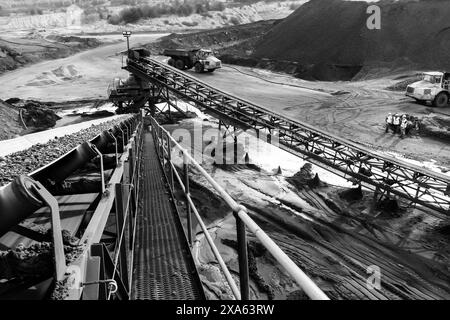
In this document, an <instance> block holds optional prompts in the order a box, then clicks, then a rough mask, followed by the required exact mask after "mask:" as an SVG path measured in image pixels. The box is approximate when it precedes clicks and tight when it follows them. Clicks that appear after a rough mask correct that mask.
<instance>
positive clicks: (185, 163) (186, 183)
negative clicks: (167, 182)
mask: <svg viewBox="0 0 450 320" xmlns="http://www.w3.org/2000/svg"><path fill="white" fill-rule="evenodd" d="M186 152H187V151H186V150H183V171H184V193H185V195H186V218H187V229H188V242H189V245H190V246H192V217H191V205H190V203H189V199H190V197H191V195H190V192H189V159H188V157H187V155H186Z"/></svg>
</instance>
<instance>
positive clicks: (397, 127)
mask: <svg viewBox="0 0 450 320" xmlns="http://www.w3.org/2000/svg"><path fill="white" fill-rule="evenodd" d="M392 125H393V127H394V133H398V132H399V131H400V115H399V114H398V113H396V114H394V116H393V117H392Z"/></svg>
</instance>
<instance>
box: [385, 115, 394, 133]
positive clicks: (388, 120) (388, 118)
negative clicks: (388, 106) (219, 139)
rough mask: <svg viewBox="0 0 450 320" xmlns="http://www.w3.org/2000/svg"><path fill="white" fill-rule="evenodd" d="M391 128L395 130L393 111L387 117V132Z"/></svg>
mask: <svg viewBox="0 0 450 320" xmlns="http://www.w3.org/2000/svg"><path fill="white" fill-rule="evenodd" d="M389 129H392V130H393V127H392V113H390V112H389V113H388V115H387V117H386V131H385V132H386V133H387V132H389Z"/></svg>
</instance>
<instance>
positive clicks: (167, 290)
mask: <svg viewBox="0 0 450 320" xmlns="http://www.w3.org/2000/svg"><path fill="white" fill-rule="evenodd" d="M144 145H145V146H144V155H143V156H144V159H143V160H144V165H143V171H144V172H143V177H142V181H143V186H142V189H141V190H142V192H143V194H142V198H141V199H142V203H141V206H140V210H139V211H138V217H137V229H136V236H137V238H136V244H135V250H134V252H135V257H134V266H133V286H132V293H131V294H132V296H131V298H132V299H154V300H184V299H187V300H192V299H203V298H204V294H203V290H202V287H201V283H200V280H199V277H198V274H197V271H196V269H195V265H194V262H193V260H192V256H191V254H190V250H189V246H188V244H187V241H186V238H185V236H184V234H183V230H182V226H181V222H180V220H179V218H178V216H177V213H176V211H175V207H174V204H173V203H171V199H170V196H169V191H168V188H167V186H166V184H165V182H164V176H163V171H162V168H161V165H160V163H159V160H158V156H157V155H156V149H155V145H154V142H153V138H152V135H151V134H150V133H146V134H145V140H144Z"/></svg>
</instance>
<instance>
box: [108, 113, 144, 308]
mask: <svg viewBox="0 0 450 320" xmlns="http://www.w3.org/2000/svg"><path fill="white" fill-rule="evenodd" d="M142 131H143V125H142V122H141V123H140V124H139V125H138V127H137V129H136V131H135V133H134V134H133V136H132V137H131V139H130V141H129V144H128V150H125V152H128V160H127V161H126V162H124V164H123V165H124V171H123V178H122V183H116V184H115V186H114V188H115V208H116V213H115V214H116V218H115V219H116V234H117V241H116V250H115V253H114V257H113V271H112V277H111V279H115V278H116V274H118V275H119V276H120V279H121V280H122V285H123V286H124V287H125V289H126V291H127V293H128V296H129V294H130V293H131V284H132V280H133V272H132V266H133V256H134V254H133V249H134V243H135V235H136V223H137V210H138V203H139V186H140V184H139V183H140V180H141V179H140V173H141V170H140V167H141V164H142V156H141V153H142V143H143V135H142ZM116 292H117V287H115V286H108V294H107V299H108V300H110V299H111V298H112V295H113V294H114V293H116Z"/></svg>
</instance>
